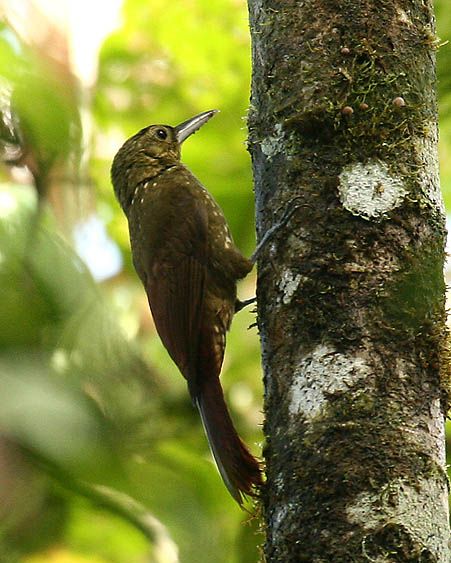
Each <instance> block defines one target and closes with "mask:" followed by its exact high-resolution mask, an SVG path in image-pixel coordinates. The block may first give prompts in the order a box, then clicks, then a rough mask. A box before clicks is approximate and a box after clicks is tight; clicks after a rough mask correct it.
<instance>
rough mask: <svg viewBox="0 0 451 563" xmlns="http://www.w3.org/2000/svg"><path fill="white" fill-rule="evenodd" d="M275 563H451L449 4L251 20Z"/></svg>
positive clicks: (342, 5)
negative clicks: (438, 27)
mask: <svg viewBox="0 0 451 563" xmlns="http://www.w3.org/2000/svg"><path fill="white" fill-rule="evenodd" d="M249 11H250V25H251V34H252V56H253V77H252V98H251V110H250V115H249V131H250V135H249V149H250V152H251V155H252V159H253V167H254V177H255V184H256V202H257V224H258V232H259V236H260V237H261V236H262V235H263V233H264V232H265V231H266V230H267V229H268V228H269V227H270V226H271V225H272V224H274V223H275V222H276V221H277V219H278V218H279V217H281V216H282V214H283V213H284V211H285V210H286V209H287V208H290V207H292V206H294V205H296V204H297V205H299V208H298V209H296V211H295V213H294V215H293V216H292V218H291V221H290V223H289V224H288V225H287V226H286V227H285V228H283V229H282V230H281V231H280V232H279V233H278V234H277V235H276V236H275V238H274V239H273V241H272V242H271V243H270V244H269V245H268V248H267V249H266V251H265V252H264V255H263V256H262V257H261V259H260V261H259V274H258V287H257V296H258V314H259V315H258V316H259V328H260V332H261V340H262V348H263V363H264V376H265V413H266V423H265V433H266V436H267V446H266V450H265V457H266V462H267V478H268V482H267V490H266V493H265V499H264V502H265V516H266V524H267V542H266V546H265V554H266V557H267V560H268V561H270V562H273V561H280V562H284V563H288V562H291V561H293V562H295V561H296V562H298V561H308V562H318V563H319V562H321V563H330V562H333V563H341V562H343V563H345V562H346V563H347V562H360V561H361V562H368V561H371V562H377V563H383V562H392V561H393V562H394V561H396V562H398V561H399V562H404V561H406V562H407V561H408V562H423V563H425V562H428V563H432V562H440V563H448V561H449V556H450V550H449V544H448V540H449V524H448V502H447V496H448V484H447V477H446V472H445V452H444V447H445V444H444V414H445V409H446V393H445V391H444V389H445V388H446V387H447V381H446V379H447V377H448V375H447V374H448V372H449V354H448V351H447V350H448V347H447V344H446V343H447V331H446V327H445V308H444V292H445V286H444V280H443V261H444V238H445V227H444V212H443V206H442V202H441V196H440V191H439V180H438V165H437V109H436V99H435V90H434V83H435V71H434V60H435V56H434V48H435V45H436V39H435V33H434V17H433V11H432V2H431V1H430V0H378V1H371V2H370V1H368V0H283V1H282V0H279V1H277V0H249Z"/></svg>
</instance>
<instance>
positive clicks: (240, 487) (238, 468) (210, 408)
mask: <svg viewBox="0 0 451 563" xmlns="http://www.w3.org/2000/svg"><path fill="white" fill-rule="evenodd" d="M195 402H196V405H197V408H198V409H199V412H200V416H201V418H202V424H203V426H204V429H205V433H206V435H207V438H208V443H209V445H210V449H211V452H212V454H213V457H214V458H215V461H216V465H217V467H218V470H219V473H220V474H221V477H222V480H223V481H224V483H225V485H226V487H227V489H228V490H229V492H230V494H231V495H232V497H233V498H234V499H235V500H236V501H237V503H238V504H240V505H241V504H242V503H243V495H249V496H255V495H256V489H258V488H259V487H260V486H261V485H262V483H263V482H262V476H261V469H260V464H259V462H258V461H257V460H256V459H255V457H254V456H253V455H252V454H251V453H250V452H249V450H248V449H247V447H246V445H245V444H244V443H243V442H242V440H241V439H240V437H239V436H238V434H237V432H236V430H235V427H234V426H233V422H232V419H231V418H230V414H229V411H228V409H227V405H226V403H225V401H224V395H223V392H222V388H221V384H220V382H219V378H218V377H215V378H211V379H209V381H208V384H206V385H203V386H202V390H201V391H200V392H199V393H198V395H197V397H196V399H195Z"/></svg>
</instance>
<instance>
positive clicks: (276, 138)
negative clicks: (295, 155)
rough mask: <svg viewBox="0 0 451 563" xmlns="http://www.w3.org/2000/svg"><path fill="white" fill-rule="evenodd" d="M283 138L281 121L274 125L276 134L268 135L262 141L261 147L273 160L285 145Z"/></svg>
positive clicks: (269, 158)
mask: <svg viewBox="0 0 451 563" xmlns="http://www.w3.org/2000/svg"><path fill="white" fill-rule="evenodd" d="M282 140H283V132H282V125H281V124H280V123H276V125H275V127H274V135H271V136H269V137H266V138H265V139H263V140H262V141H261V143H260V147H261V150H262V153H263V154H264V155H265V156H267V157H268V160H271V159H272V158H273V157H274V156H276V154H278V153H279V152H280V151H281V150H282V147H283V144H282Z"/></svg>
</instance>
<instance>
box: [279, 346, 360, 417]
mask: <svg viewBox="0 0 451 563" xmlns="http://www.w3.org/2000/svg"><path fill="white" fill-rule="evenodd" d="M370 373H371V369H370V367H369V366H368V365H367V363H366V362H365V360H364V358H363V357H361V356H358V355H346V354H342V353H340V352H337V350H335V349H334V348H332V347H331V346H326V345H323V344H320V345H319V346H317V347H316V348H315V349H314V350H313V351H312V352H310V353H309V354H308V355H307V356H305V357H304V358H302V360H301V361H300V363H299V365H298V367H297V369H296V371H295V373H294V383H293V386H292V389H291V400H290V404H289V412H290V414H291V415H292V416H298V415H302V416H304V417H306V418H313V417H315V416H317V415H319V414H320V413H321V412H322V411H323V410H324V409H325V408H326V407H327V404H328V396H329V395H330V394H333V393H336V392H339V391H342V392H345V391H348V390H349V389H350V388H351V387H352V386H353V385H354V384H355V383H356V382H357V381H359V380H360V379H362V378H365V377H367V376H368V375H369V374H370Z"/></svg>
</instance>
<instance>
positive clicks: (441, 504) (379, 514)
mask: <svg viewBox="0 0 451 563" xmlns="http://www.w3.org/2000/svg"><path fill="white" fill-rule="evenodd" d="M346 513H347V516H348V520H349V522H351V523H352V524H358V525H359V526H362V527H363V529H364V530H366V531H367V533H368V536H367V539H369V538H371V535H372V534H373V533H377V532H378V531H379V530H380V529H381V527H383V526H384V525H388V524H390V525H391V526H392V527H394V526H396V525H398V526H399V527H401V526H402V528H403V529H404V530H406V532H407V533H408V534H409V536H410V538H411V539H412V540H416V543H418V544H419V545H424V546H428V549H429V550H430V551H431V552H432V553H433V555H434V556H435V559H434V561H437V562H439V563H448V555H447V554H448V550H447V546H446V545H445V544H444V542H443V538H444V537H446V536H447V522H448V501H447V490H446V487H445V486H444V481H443V479H437V480H436V479H432V478H430V479H419V482H418V484H417V485H415V486H413V485H411V484H408V483H406V482H405V481H403V480H402V479H400V478H398V479H394V480H393V481H391V482H390V483H387V485H386V486H385V487H384V490H383V491H378V492H377V493H376V494H371V493H366V492H363V493H361V494H360V495H358V496H357V497H356V499H355V501H354V503H353V504H351V505H350V506H348V508H347V510H346ZM384 560H385V559H384ZM431 560H432V559H431Z"/></svg>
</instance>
